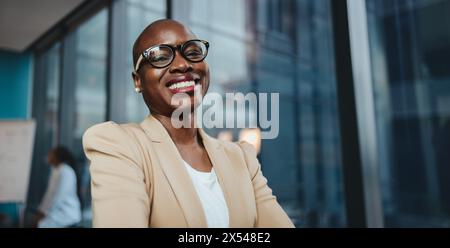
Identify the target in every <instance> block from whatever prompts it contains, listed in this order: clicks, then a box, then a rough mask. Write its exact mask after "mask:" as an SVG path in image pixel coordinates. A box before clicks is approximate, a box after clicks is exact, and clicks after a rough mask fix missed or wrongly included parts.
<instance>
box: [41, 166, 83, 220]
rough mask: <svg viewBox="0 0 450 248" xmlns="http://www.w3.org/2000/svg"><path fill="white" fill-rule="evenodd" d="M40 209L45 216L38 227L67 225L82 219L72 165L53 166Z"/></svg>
mask: <svg viewBox="0 0 450 248" xmlns="http://www.w3.org/2000/svg"><path fill="white" fill-rule="evenodd" d="M39 210H40V211H41V212H43V213H44V214H45V218H43V219H42V220H41V221H39V224H38V227H44V228H45V227H67V226H71V225H74V224H76V223H78V222H80V221H81V208H80V201H79V199H78V196H77V177H76V175H75V171H74V170H73V169H72V167H70V166H69V165H67V164H60V165H59V166H57V167H56V168H54V167H53V168H52V171H51V174H50V180H49V183H48V187H47V191H46V192H45V195H44V199H43V200H42V202H41V205H40V206H39Z"/></svg>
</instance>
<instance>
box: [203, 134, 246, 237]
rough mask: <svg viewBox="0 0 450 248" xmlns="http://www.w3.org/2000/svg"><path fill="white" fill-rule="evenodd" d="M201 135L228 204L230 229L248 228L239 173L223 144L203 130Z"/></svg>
mask: <svg viewBox="0 0 450 248" xmlns="http://www.w3.org/2000/svg"><path fill="white" fill-rule="evenodd" d="M198 130H199V133H200V135H201V136H202V139H203V144H204V146H205V148H206V151H207V152H208V156H209V159H210V160H211V163H212V164H213V167H214V170H215V171H216V175H217V178H218V180H219V184H220V186H221V188H222V192H223V194H224V197H225V201H226V202H227V207H228V214H229V227H231V228H234V227H248V222H247V219H246V218H245V216H242V214H245V210H246V206H245V205H243V201H241V200H244V201H245V200H249V199H241V200H240V195H241V192H240V189H239V185H238V184H237V183H236V181H235V178H237V176H238V175H237V173H236V171H235V170H234V168H233V164H232V162H231V161H230V159H229V158H228V156H227V154H226V153H225V151H224V148H223V146H222V145H221V143H220V142H219V141H218V140H217V139H214V138H212V137H210V136H209V135H208V134H207V133H206V132H205V131H204V130H203V129H201V128H199V129H198Z"/></svg>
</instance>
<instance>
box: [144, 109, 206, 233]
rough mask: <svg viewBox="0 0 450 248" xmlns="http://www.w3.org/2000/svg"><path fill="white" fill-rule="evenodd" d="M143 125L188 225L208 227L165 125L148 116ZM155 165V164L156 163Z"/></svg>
mask: <svg viewBox="0 0 450 248" xmlns="http://www.w3.org/2000/svg"><path fill="white" fill-rule="evenodd" d="M141 127H142V128H143V129H144V131H145V132H146V134H147V136H148V137H149V138H150V140H151V141H152V143H153V149H154V151H155V154H156V156H157V159H156V161H155V162H157V163H158V164H159V166H160V167H161V168H162V170H163V172H164V174H165V176H166V178H167V180H168V181H169V184H170V186H171V188H172V191H173V193H174V194H175V197H176V199H177V201H178V204H179V205H180V207H181V209H182V211H183V213H184V216H185V218H186V222H187V226H188V227H207V222H206V217H205V214H204V211H203V207H202V205H201V202H200V199H199V198H198V195H197V193H196V191H195V188H194V185H193V183H192V180H191V178H190V176H189V174H188V172H187V170H186V168H185V167H184V164H183V159H182V158H181V155H180V153H179V152H178V149H177V148H176V146H175V144H174V143H173V141H172V139H171V138H170V136H169V133H168V132H167V130H166V129H165V128H164V126H163V125H162V124H161V123H160V122H159V121H158V120H157V119H155V118H154V117H153V116H151V115H150V116H148V117H147V118H146V119H145V120H144V121H143V122H142V123H141ZM154 166H155V165H154Z"/></svg>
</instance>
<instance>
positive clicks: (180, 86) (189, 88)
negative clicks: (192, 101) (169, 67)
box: [168, 80, 195, 94]
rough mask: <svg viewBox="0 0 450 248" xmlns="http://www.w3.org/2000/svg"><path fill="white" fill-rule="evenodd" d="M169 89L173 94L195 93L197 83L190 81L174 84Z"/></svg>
mask: <svg viewBox="0 0 450 248" xmlns="http://www.w3.org/2000/svg"><path fill="white" fill-rule="evenodd" d="M168 88H169V90H170V92H172V94H177V93H187V92H193V91H194V89H195V81H194V80H189V81H181V82H177V83H173V84H171V85H170V86H168Z"/></svg>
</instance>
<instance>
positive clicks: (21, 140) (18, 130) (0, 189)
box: [0, 121, 36, 202]
mask: <svg viewBox="0 0 450 248" xmlns="http://www.w3.org/2000/svg"><path fill="white" fill-rule="evenodd" d="M35 126H36V125H35V122H34V121H0V202H25V199H26V195H27V190H28V180H29V176H30V167H31V158H32V154H33V143H34V132H35Z"/></svg>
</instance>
